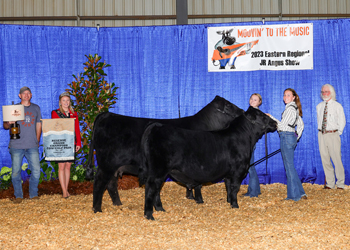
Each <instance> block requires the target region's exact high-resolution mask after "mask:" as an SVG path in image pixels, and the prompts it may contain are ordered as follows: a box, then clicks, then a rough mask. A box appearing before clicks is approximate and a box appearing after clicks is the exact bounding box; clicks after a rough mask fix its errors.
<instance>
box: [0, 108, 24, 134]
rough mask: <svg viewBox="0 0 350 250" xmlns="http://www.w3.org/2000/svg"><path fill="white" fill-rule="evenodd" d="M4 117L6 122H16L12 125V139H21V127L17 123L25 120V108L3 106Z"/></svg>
mask: <svg viewBox="0 0 350 250" xmlns="http://www.w3.org/2000/svg"><path fill="white" fill-rule="evenodd" d="M12 104H13V102H12ZM2 117H3V121H4V122H15V123H14V124H10V138H11V139H19V138H20V136H19V133H20V126H19V124H18V123H17V121H22V120H24V106H23V105H22V104H18V105H5V106H2Z"/></svg>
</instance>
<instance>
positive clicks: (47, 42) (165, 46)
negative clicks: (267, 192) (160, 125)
mask: <svg viewBox="0 0 350 250" xmlns="http://www.w3.org/2000/svg"><path fill="white" fill-rule="evenodd" d="M305 22H309V23H313V29H314V69H313V70H300V71H299V70H295V71H294V70H293V71H292V70H291V71H251V72H225V73H208V70H207V57H208V55H207V27H209V26H232V25H235V26H239V25H260V24H261V23H260V22H252V23H225V24H207V25H185V26H156V27H126V28H100V29H99V31H97V29H96V28H86V27H49V26H19V25H0V58H1V60H0V71H1V74H0V96H1V98H0V104H1V106H2V105H9V104H11V102H12V101H15V102H19V101H20V99H19V98H18V91H19V89H20V88H21V87H22V86H28V87H30V88H31V89H32V93H33V98H32V102H34V103H36V104H38V105H39V106H40V107H41V110H42V116H43V118H50V113H51V110H52V109H55V108H57V107H58V96H59V94H60V93H61V92H63V91H64V90H65V89H66V88H68V85H67V84H68V83H70V82H72V81H73V77H72V74H78V73H80V72H82V71H83V63H84V62H85V61H86V58H85V56H84V55H88V54H95V53H98V54H99V55H100V56H102V59H103V60H105V61H106V62H107V63H109V64H111V65H112V67H110V68H107V70H106V72H107V74H108V76H107V80H108V81H109V82H114V83H115V84H116V86H118V87H120V88H119V89H118V98H119V100H118V101H117V103H116V105H115V107H114V108H113V109H112V110H111V111H112V112H115V113H118V114H123V115H129V116H135V117H154V118H177V117H179V115H180V116H181V117H183V116H188V115H193V114H195V113H196V112H198V111H199V110H200V109H201V108H202V107H204V106H205V105H206V104H207V103H209V102H210V101H211V100H212V99H213V98H214V97H215V95H220V96H222V97H224V98H226V99H227V100H229V101H231V102H232V103H234V104H236V105H237V106H239V107H241V108H243V109H247V108H248V99H249V97H250V95H251V94H252V93H255V92H256V93H260V94H261V95H262V97H263V104H262V105H261V107H260V108H261V110H262V111H264V112H267V113H270V114H272V115H274V116H275V117H280V114H281V113H282V112H283V110H284V103H283V99H282V97H283V91H284V89H286V88H288V87H291V88H294V89H295V90H296V91H297V93H298V94H299V96H300V99H301V103H302V106H303V114H304V116H303V119H304V122H305V130H304V133H303V136H302V138H301V140H300V141H299V143H298V146H297V148H296V151H295V163H296V164H295V165H296V168H297V171H298V173H299V176H300V178H301V180H302V181H303V182H310V183H317V184H323V183H324V173H323V169H322V164H321V160H320V156H319V151H318V142H317V121H316V105H317V104H318V103H319V102H321V99H320V94H319V93H320V88H321V86H322V85H323V84H325V83H330V84H332V85H333V86H334V87H335V89H336V91H337V98H338V101H339V102H340V103H341V104H342V105H343V107H344V110H345V115H346V117H347V118H348V119H349V118H350V113H349V102H348V100H349V92H350V91H349V82H350V81H349V59H348V58H350V35H348V31H349V30H350V20H349V19H340V20H316V21H290V22H269V23H268V24H281V23H285V24H287V23H305ZM1 112H2V110H1ZM0 115H1V117H2V113H1V114H0ZM0 126H1V127H0V137H1V140H0V157H1V159H0V167H3V166H9V167H10V166H11V158H10V154H9V152H8V149H7V145H8V142H9V135H8V130H4V129H3V126H2V123H1V124H0ZM341 139H342V159H343V163H344V167H345V174H346V184H349V171H350V167H349V166H348V164H347V162H349V160H350V152H349V149H348V144H349V127H348V123H347V125H346V128H345V131H344V134H343V135H342V136H341ZM279 148H280V146H279V137H278V134H277V133H273V134H271V133H270V134H269V135H268V150H269V152H273V151H275V150H277V149H279ZM264 154H265V143H264V138H262V139H261V140H260V141H259V142H258V144H257V148H256V151H255V159H257V160H258V159H260V158H262V157H263V156H264ZM256 168H257V172H258V175H259V176H260V178H261V179H260V181H261V183H276V182H279V183H286V176H285V171H284V167H283V162H282V158H281V155H280V154H277V155H275V156H273V157H272V158H270V159H269V161H268V167H267V173H268V177H267V178H266V176H265V172H266V169H265V163H261V164H259V165H258V166H257V167H256ZM243 183H244V184H246V183H247V179H246V180H244V182H243Z"/></svg>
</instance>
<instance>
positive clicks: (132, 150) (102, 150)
mask: <svg viewBox="0 0 350 250" xmlns="http://www.w3.org/2000/svg"><path fill="white" fill-rule="evenodd" d="M240 114H241V109H240V108H238V107H237V106H236V105H234V104H232V103H230V102H229V101H227V100H226V99H224V98H222V97H220V96H216V97H215V98H214V100H213V101H212V102H210V103H209V104H208V105H207V106H205V107H204V108H203V109H202V110H200V111H199V112H198V113H197V114H195V115H193V116H188V117H183V118H179V119H148V118H136V117H130V116H123V115H118V114H114V113H109V112H106V113H101V114H99V115H98V116H97V117H96V119H95V122H94V130H93V135H92V140H91V144H90V152H89V162H88V166H87V174H86V175H87V178H91V175H92V173H93V169H92V158H93V150H94V149H95V150H96V159H97V164H98V169H97V172H96V175H95V180H94V190H93V209H94V211H95V212H101V211H102V210H101V205H102V197H103V193H104V191H105V190H106V189H107V190H108V192H109V195H110V196H111V198H112V201H113V204H114V205H121V204H122V203H121V201H120V198H119V193H118V177H117V175H118V173H119V174H120V172H124V173H130V174H134V175H137V174H138V169H139V166H140V164H141V159H142V156H141V138H142V134H143V132H144V130H145V129H146V127H147V126H148V125H149V124H150V123H151V122H154V121H156V122H160V123H165V124H168V123H169V124H172V125H173V126H176V127H181V128H186V129H193V130H206V131H209V130H218V129H222V128H225V127H227V126H228V125H229V124H230V122H231V121H232V120H234V119H235V118H236V117H237V116H239V115H240ZM196 188H197V189H198V188H199V191H198V192H200V187H196ZM191 193H192V191H191ZM196 194H197V191H196ZM199 197H201V196H199ZM158 200H159V201H158ZM157 202H159V203H160V197H158V196H157ZM157 209H158V207H157ZM159 209H161V208H159Z"/></svg>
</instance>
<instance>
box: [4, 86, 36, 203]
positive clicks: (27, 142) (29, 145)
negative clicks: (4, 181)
mask: <svg viewBox="0 0 350 250" xmlns="http://www.w3.org/2000/svg"><path fill="white" fill-rule="evenodd" d="M18 96H19V98H21V102H20V104H22V105H23V106H24V120H23V121H20V122H19V123H20V131H21V136H20V138H19V139H11V140H10V143H9V149H10V154H11V160H12V185H13V188H14V191H15V197H16V199H15V200H14V201H13V202H14V203H21V202H22V199H23V190H22V178H21V165H22V160H23V157H24V156H25V157H26V159H27V161H28V164H29V168H30V170H31V176H30V179H29V197H30V198H31V199H38V198H39V197H38V185H39V177H40V160H39V151H38V148H39V142H40V136H41V121H40V119H41V111H40V107H39V106H38V105H36V104H34V103H31V102H30V100H31V98H32V92H31V90H30V88H28V87H22V88H21V89H20V91H19V95H18ZM13 123H14V122H4V128H5V129H9V128H10V126H11V124H13Z"/></svg>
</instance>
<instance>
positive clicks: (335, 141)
mask: <svg viewBox="0 0 350 250" xmlns="http://www.w3.org/2000/svg"><path fill="white" fill-rule="evenodd" d="M318 146H319V150H320V155H321V160H322V165H323V170H324V173H325V175H326V181H327V187H330V188H335V184H337V187H339V188H344V181H345V173H344V166H343V163H342V161H341V141H340V136H339V134H338V132H335V133H328V134H322V133H321V132H318ZM331 159H332V161H333V164H334V168H333V165H332V162H331ZM334 170H335V175H336V177H337V183H335V177H334Z"/></svg>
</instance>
